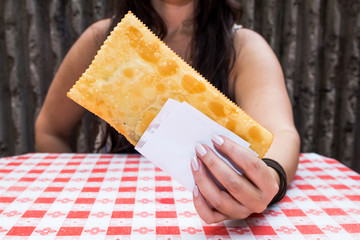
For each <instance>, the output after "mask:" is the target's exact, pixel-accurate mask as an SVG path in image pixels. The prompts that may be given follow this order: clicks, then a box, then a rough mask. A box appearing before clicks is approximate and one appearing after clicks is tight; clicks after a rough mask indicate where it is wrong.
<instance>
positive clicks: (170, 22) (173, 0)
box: [152, 0, 194, 36]
mask: <svg viewBox="0 0 360 240" xmlns="http://www.w3.org/2000/svg"><path fill="white" fill-rule="evenodd" d="M152 4H153V6H154V8H155V10H156V11H157V12H158V13H159V15H160V16H161V17H162V19H163V21H164V22H165V24H166V27H167V31H168V35H170V36H171V35H173V34H177V33H183V34H184V33H185V34H189V33H190V34H191V33H192V31H191V30H192V24H191V20H192V19H193V16H194V0H152Z"/></svg>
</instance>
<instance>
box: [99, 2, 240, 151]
mask: <svg viewBox="0 0 360 240" xmlns="http://www.w3.org/2000/svg"><path fill="white" fill-rule="evenodd" d="M194 9H195V12H194V21H193V22H194V36H193V39H192V51H191V65H192V66H193V67H194V68H195V69H196V70H197V71H199V73H201V74H202V75H203V76H204V77H205V78H206V79H207V80H208V81H210V82H211V83H212V84H213V85H214V86H215V87H216V88H218V89H219V90H220V91H222V92H223V93H224V94H225V95H227V96H229V94H228V78H229V74H230V71H231V69H232V68H233V65H234V63H235V57H236V56H235V47H234V44H233V36H234V34H233V26H234V24H235V23H238V22H239V20H240V18H241V15H242V7H241V4H240V3H239V2H238V0H220V1H219V0H195V8H194ZM128 11H132V12H133V13H134V14H135V15H136V16H137V17H138V18H139V19H141V21H142V22H143V23H144V24H145V25H147V26H148V27H149V28H150V29H151V30H152V31H153V32H154V33H155V34H156V35H157V36H159V38H160V39H163V38H164V37H165V36H166V34H167V29H166V25H165V23H164V21H163V20H162V18H161V17H160V15H159V14H158V13H157V12H156V11H155V9H154V8H153V6H152V4H151V0H114V14H113V17H112V22H111V26H110V28H109V29H110V30H112V29H113V28H114V27H115V26H116V25H117V23H118V22H120V20H121V19H122V18H123V17H124V15H125V14H126V13H127V12H128ZM229 97H230V96H229ZM106 136H107V137H110V138H111V140H112V146H111V152H133V151H134V150H133V147H132V145H131V144H130V143H128V142H127V141H126V139H125V138H124V137H123V136H121V135H120V134H118V133H117V132H116V131H115V130H114V129H113V128H111V127H110V126H109V127H108V129H107V133H106ZM105 141H106V140H104V143H105Z"/></svg>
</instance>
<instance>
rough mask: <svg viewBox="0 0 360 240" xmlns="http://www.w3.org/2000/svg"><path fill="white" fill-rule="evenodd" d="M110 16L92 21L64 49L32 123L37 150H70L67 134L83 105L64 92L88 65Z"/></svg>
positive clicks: (100, 42)
mask: <svg viewBox="0 0 360 240" xmlns="http://www.w3.org/2000/svg"><path fill="white" fill-rule="evenodd" d="M109 24H110V20H109V19H105V20H101V21H99V22H97V23H94V24H93V25H91V26H90V27H89V28H88V29H87V30H86V31H85V32H84V33H83V34H82V35H81V36H80V38H79V39H78V40H77V41H76V42H75V44H74V45H73V46H72V47H71V49H70V50H69V52H68V53H67V55H66V57H65V58H64V61H63V62H62V64H61V65H60V67H59V70H58V71H57V73H56V75H55V78H54V79H53V81H52V83H51V85H50V88H49V91H48V93H47V96H46V98H45V102H44V105H43V107H42V109H41V111H40V113H39V116H38V118H37V120H36V123H35V143H36V150H37V151H38V152H70V151H71V149H70V146H69V144H68V138H69V136H70V134H71V131H72V130H73V128H74V127H75V125H76V124H77V123H78V122H79V121H80V119H81V118H82V116H83V115H84V113H85V111H86V110H85V109H84V108H82V107H81V106H79V105H78V104H76V103H75V102H73V101H72V100H71V99H69V98H68V97H67V96H66V93H67V92H68V91H69V90H70V88H71V87H72V86H73V85H74V84H75V82H76V81H77V80H78V79H79V77H80V76H81V75H82V73H83V72H84V71H85V70H86V69H87V67H88V66H89V65H90V63H91V61H92V60H93V58H94V56H95V55H96V53H97V50H98V49H99V48H100V46H101V44H102V43H103V41H104V40H105V38H106V34H107V29H108V27H109Z"/></svg>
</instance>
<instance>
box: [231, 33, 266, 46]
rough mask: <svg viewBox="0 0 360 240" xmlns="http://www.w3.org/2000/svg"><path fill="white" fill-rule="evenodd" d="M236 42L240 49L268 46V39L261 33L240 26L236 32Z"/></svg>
mask: <svg viewBox="0 0 360 240" xmlns="http://www.w3.org/2000/svg"><path fill="white" fill-rule="evenodd" d="M234 44H235V47H236V48H237V49H239V50H248V49H252V48H256V47H261V48H263V47H266V48H267V47H268V44H267V42H266V40H265V39H264V38H263V37H262V36H261V35H260V34H259V33H257V32H255V31H254V30H251V29H248V28H239V29H238V30H237V31H236V32H235V36H234Z"/></svg>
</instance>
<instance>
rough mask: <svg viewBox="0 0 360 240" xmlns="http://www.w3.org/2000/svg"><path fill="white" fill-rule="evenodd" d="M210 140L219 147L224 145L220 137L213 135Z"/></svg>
mask: <svg viewBox="0 0 360 240" xmlns="http://www.w3.org/2000/svg"><path fill="white" fill-rule="evenodd" d="M211 140H212V141H213V142H215V143H216V144H217V145H219V146H221V145H222V144H223V143H224V139H223V138H222V137H220V136H219V135H213V136H212V137H211Z"/></svg>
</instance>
